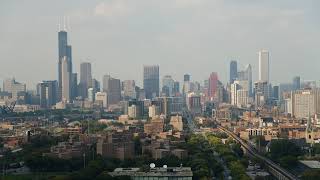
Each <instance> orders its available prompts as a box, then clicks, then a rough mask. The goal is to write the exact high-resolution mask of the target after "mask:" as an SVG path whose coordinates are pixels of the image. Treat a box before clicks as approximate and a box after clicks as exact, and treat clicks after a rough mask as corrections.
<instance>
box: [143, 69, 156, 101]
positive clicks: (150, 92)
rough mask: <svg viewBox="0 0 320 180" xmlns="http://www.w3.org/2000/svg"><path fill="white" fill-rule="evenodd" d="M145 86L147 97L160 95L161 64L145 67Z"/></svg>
mask: <svg viewBox="0 0 320 180" xmlns="http://www.w3.org/2000/svg"><path fill="white" fill-rule="evenodd" d="M143 88H144V91H145V95H146V98H147V99H152V98H154V97H158V96H159V66H158V65H154V66H144V67H143Z"/></svg>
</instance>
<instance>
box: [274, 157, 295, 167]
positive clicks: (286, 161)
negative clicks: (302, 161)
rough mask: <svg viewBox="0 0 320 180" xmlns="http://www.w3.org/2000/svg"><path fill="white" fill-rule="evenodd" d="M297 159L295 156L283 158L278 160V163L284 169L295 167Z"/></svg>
mask: <svg viewBox="0 0 320 180" xmlns="http://www.w3.org/2000/svg"><path fill="white" fill-rule="evenodd" d="M297 162H298V160H297V157H295V156H284V157H281V158H280V159H279V163H280V165H281V166H283V167H285V168H291V167H295V166H296V165H297Z"/></svg>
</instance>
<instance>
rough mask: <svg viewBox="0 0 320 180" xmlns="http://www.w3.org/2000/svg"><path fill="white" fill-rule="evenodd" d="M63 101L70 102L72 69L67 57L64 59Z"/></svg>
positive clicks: (62, 68) (62, 69)
mask: <svg viewBox="0 0 320 180" xmlns="http://www.w3.org/2000/svg"><path fill="white" fill-rule="evenodd" d="M61 71H62V96H61V97H62V101H67V102H69V101H70V88H71V87H70V68H69V62H68V59H67V56H64V57H63V59H62V67H61Z"/></svg>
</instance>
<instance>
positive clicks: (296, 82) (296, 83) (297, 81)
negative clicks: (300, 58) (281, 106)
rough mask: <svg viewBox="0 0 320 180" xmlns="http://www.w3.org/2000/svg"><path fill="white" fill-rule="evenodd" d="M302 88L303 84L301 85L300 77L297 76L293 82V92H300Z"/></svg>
mask: <svg viewBox="0 0 320 180" xmlns="http://www.w3.org/2000/svg"><path fill="white" fill-rule="evenodd" d="M300 88H301V84H300V76H296V77H294V78H293V82H292V90H294V91H295V90H299V89H300Z"/></svg>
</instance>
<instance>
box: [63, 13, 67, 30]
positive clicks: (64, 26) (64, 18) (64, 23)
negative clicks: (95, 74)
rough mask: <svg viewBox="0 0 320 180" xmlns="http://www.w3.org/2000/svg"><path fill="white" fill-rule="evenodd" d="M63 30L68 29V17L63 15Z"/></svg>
mask: <svg viewBox="0 0 320 180" xmlns="http://www.w3.org/2000/svg"><path fill="white" fill-rule="evenodd" d="M63 30H64V31H67V27H66V17H65V16H63Z"/></svg>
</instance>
